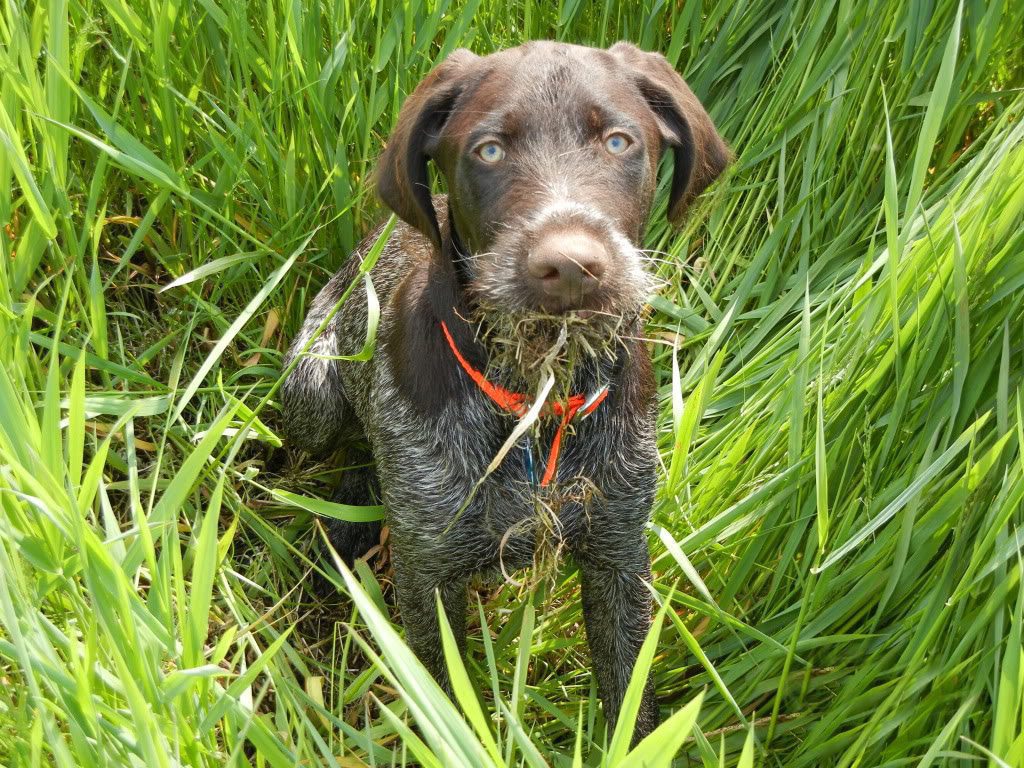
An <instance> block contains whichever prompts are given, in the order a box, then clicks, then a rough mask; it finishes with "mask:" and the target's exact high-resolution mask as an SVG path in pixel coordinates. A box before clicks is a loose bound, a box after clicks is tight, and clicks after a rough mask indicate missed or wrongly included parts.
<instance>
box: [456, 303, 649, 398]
mask: <svg viewBox="0 0 1024 768" xmlns="http://www.w3.org/2000/svg"><path fill="white" fill-rule="evenodd" d="M637 317H638V313H635V312H634V313H632V314H631V315H630V316H626V315H623V314H615V313H609V312H597V311H573V312H568V313H565V314H561V315H550V314H544V313H529V314H519V315H509V314H508V313H507V312H505V311H503V310H499V309H497V308H495V307H493V306H491V305H487V304H483V305H481V306H480V307H479V308H478V309H477V310H476V312H474V313H473V315H472V316H471V317H470V318H469V320H470V322H471V323H472V324H473V325H474V326H476V335H477V339H479V341H480V342H481V343H482V344H483V345H484V347H485V348H486V350H487V369H486V375H487V377H488V379H489V380H491V381H496V382H502V383H503V384H505V385H506V386H510V387H512V388H513V389H515V390H517V391H523V392H536V391H537V390H538V388H539V386H540V383H541V382H542V381H543V379H544V378H545V372H546V371H547V370H550V371H551V373H552V374H553V375H554V377H555V386H554V388H553V390H552V394H551V399H552V400H556V401H557V400H564V399H566V398H568V397H569V395H572V394H577V393H576V392H575V390H574V386H575V384H576V380H577V377H578V374H579V372H580V371H581V370H582V366H585V365H587V364H593V363H596V365H593V368H594V369H595V370H600V368H601V365H600V363H602V362H607V363H612V362H614V361H615V359H616V357H617V356H618V354H619V351H620V349H621V348H622V346H623V343H624V338H625V336H626V335H627V334H628V332H629V331H628V329H629V328H630V327H631V326H632V325H633V324H634V323H635V321H636V319H637Z"/></svg>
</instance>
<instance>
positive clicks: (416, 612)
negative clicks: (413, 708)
mask: <svg viewBox="0 0 1024 768" xmlns="http://www.w3.org/2000/svg"><path fill="white" fill-rule="evenodd" d="M392 554H393V556H394V565H395V588H396V589H397V592H398V609H399V610H400V611H401V613H402V626H404V627H405V641H406V643H407V644H408V645H409V647H410V648H412V650H413V652H414V653H415V654H416V656H417V657H418V658H419V660H420V661H421V662H423V665H424V666H425V667H426V668H427V670H428V671H429V672H430V674H432V675H433V676H434V679H435V680H437V682H438V684H439V685H440V686H441V688H442V689H444V691H445V693H447V694H448V695H449V696H450V695H451V683H450V680H449V678H448V666H447V665H446V664H445V660H444V648H443V647H442V645H441V627H440V624H439V623H438V615H437V600H436V597H435V595H436V594H437V593H440V595H441V605H442V606H443V607H444V612H445V616H446V617H447V618H448V624H449V626H450V627H451V628H452V634H453V635H454V636H455V641H456V642H457V643H458V646H459V652H460V653H465V648H466V612H467V610H468V599H467V597H466V583H467V582H466V579H465V577H459V576H451V575H446V574H445V573H444V572H443V571H441V570H440V569H438V568H437V563H436V562H434V563H431V562H424V560H423V556H422V553H420V554H419V556H418V557H416V564H415V565H413V564H411V563H410V562H409V561H408V560H407V558H406V557H403V555H402V552H401V547H395V548H394V549H393V550H392ZM410 554H411V553H410Z"/></svg>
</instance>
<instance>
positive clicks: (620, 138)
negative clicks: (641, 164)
mask: <svg viewBox="0 0 1024 768" xmlns="http://www.w3.org/2000/svg"><path fill="white" fill-rule="evenodd" d="M632 143H633V142H632V141H630V138H629V136H627V135H626V134H624V133H613V134H612V135H611V136H609V137H608V138H607V139H605V140H604V146H605V149H607V150H608V151H609V152H611V153H612V154H613V155H621V154H622V153H623V152H625V151H626V150H627V149H629V145H630V144H632Z"/></svg>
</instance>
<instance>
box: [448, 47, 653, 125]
mask: <svg viewBox="0 0 1024 768" xmlns="http://www.w3.org/2000/svg"><path fill="white" fill-rule="evenodd" d="M645 107H646V104H645V102H644V100H643V99H642V97H641V96H640V94H639V91H638V90H637V88H636V87H635V85H634V84H633V83H632V80H631V78H630V76H629V73H628V72H627V71H625V69H624V68H623V67H622V65H621V64H620V63H619V61H618V60H617V59H616V58H615V56H613V55H612V54H610V53H609V52H608V51H604V50H599V49H595V48H587V47H584V46H578V45H570V44H566V43H554V42H547V41H542V42H541V41H538V42H533V43H527V44H525V45H521V46H518V47H516V48H510V49H507V50H504V51H499V52H497V53H493V54H491V55H489V56H486V57H483V59H482V61H481V66H480V75H479V77H478V79H477V81H476V83H475V84H474V87H472V88H470V89H468V91H467V92H466V95H465V98H464V99H462V100H461V102H460V105H459V110H458V111H459V113H461V114H460V116H459V119H458V120H457V122H458V123H459V124H460V125H459V127H460V129H461V131H463V132H467V133H468V132H470V131H471V130H472V128H473V126H474V125H479V124H481V123H491V124H493V126H494V127H495V128H499V127H500V128H501V129H502V131H503V132H509V133H514V132H515V131H516V129H518V130H523V131H528V130H531V129H532V130H539V131H544V132H548V131H556V130H558V129H559V128H562V127H565V126H567V125H569V124H576V123H578V122H579V121H580V119H581V118H583V119H584V120H588V119H589V120H591V121H599V120H600V119H601V117H602V116H603V115H605V114H607V113H618V114H620V115H628V116H630V117H632V118H633V119H634V120H635V121H643V120H644V118H645V117H646V114H645V113H646V112H647V110H646V108H645Z"/></svg>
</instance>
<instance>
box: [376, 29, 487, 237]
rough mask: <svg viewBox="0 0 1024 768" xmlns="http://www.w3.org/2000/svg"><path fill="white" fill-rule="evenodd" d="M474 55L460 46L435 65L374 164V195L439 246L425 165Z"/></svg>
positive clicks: (437, 226) (399, 118) (406, 106)
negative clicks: (375, 166) (375, 192)
mask: <svg viewBox="0 0 1024 768" xmlns="http://www.w3.org/2000/svg"><path fill="white" fill-rule="evenodd" d="M478 59H479V57H477V56H476V55H475V54H474V53H472V52H471V51H468V50H466V49H464V48H460V49H458V50H456V51H452V52H451V53H450V54H449V55H448V58H446V59H445V60H444V61H443V62H442V63H441V64H439V65H438V66H437V67H435V68H434V69H433V70H432V71H431V72H430V74H429V75H427V77H426V78H425V79H424V80H423V82H421V83H420V84H419V85H418V86H417V87H416V90H415V91H413V92H412V93H411V94H410V95H409V97H408V98H407V99H406V100H405V103H404V104H403V105H402V109H401V111H400V112H399V115H398V123H397V124H396V125H395V130H394V131H392V133H391V138H389V139H388V142H387V146H386V147H385V148H384V152H383V154H382V155H381V157H380V160H379V161H378V164H377V173H376V186H377V194H378V195H380V198H381V199H382V200H383V201H384V202H385V204H387V206H388V207H389V208H390V209H391V210H393V211H394V212H395V213H397V214H398V215H399V217H401V218H402V219H403V220H405V221H406V222H408V223H409V224H411V225H412V226H414V227H416V229H418V230H420V231H421V232H422V233H423V234H425V235H426V236H427V237H429V238H430V239H431V240H432V241H433V243H434V245H436V246H437V247H439V248H440V246H441V229H440V227H439V225H438V221H437V214H436V213H435V211H434V204H433V202H432V200H431V196H430V176H429V175H428V173H427V161H428V160H430V158H431V157H433V153H434V152H435V151H436V149H437V145H438V140H439V139H440V135H441V131H442V130H443V129H444V125H445V122H447V120H448V117H449V115H450V114H451V111H452V108H453V106H454V104H455V100H456V99H457V98H458V97H459V94H460V93H461V92H462V89H463V85H464V83H465V79H466V75H467V73H468V72H469V71H470V70H471V69H472V67H473V63H474V62H475V61H477V60H478Z"/></svg>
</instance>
